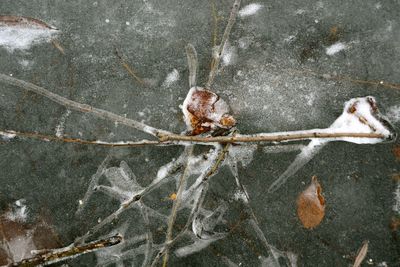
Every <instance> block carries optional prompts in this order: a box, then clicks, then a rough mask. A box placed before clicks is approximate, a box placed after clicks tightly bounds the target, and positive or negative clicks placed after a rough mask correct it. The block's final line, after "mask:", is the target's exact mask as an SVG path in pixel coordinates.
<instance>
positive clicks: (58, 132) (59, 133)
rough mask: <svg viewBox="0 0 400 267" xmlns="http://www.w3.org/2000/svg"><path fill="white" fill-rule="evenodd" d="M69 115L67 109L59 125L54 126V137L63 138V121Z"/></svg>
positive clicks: (69, 111) (69, 112)
mask: <svg viewBox="0 0 400 267" xmlns="http://www.w3.org/2000/svg"><path fill="white" fill-rule="evenodd" d="M70 114H71V110H69V109H67V111H66V112H65V113H64V114H63V115H62V116H61V118H60V123H59V124H58V125H57V126H56V136H57V137H58V138H62V137H63V136H64V128H65V121H66V119H67V118H68V116H69V115H70Z"/></svg>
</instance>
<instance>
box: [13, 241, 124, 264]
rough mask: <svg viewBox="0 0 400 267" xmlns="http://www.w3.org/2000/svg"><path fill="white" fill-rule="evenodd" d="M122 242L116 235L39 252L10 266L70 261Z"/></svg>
mask: <svg viewBox="0 0 400 267" xmlns="http://www.w3.org/2000/svg"><path fill="white" fill-rule="evenodd" d="M121 242H122V236H121V235H115V236H112V237H109V238H106V239H101V240H96V241H93V242H90V243H87V244H83V245H79V246H73V245H72V246H71V245H70V246H67V247H64V248H58V249H51V250H43V251H39V253H38V254H37V255H36V256H34V257H32V258H30V259H24V260H22V261H19V262H14V263H11V264H9V265H8V266H10V267H11V266H18V267H33V266H38V265H44V264H46V265H47V264H52V263H56V262H60V261H63V260H66V259H69V258H71V257H76V256H78V255H83V254H86V253H89V252H93V251H96V250H99V249H102V248H107V247H111V246H115V245H118V244H119V243H121Z"/></svg>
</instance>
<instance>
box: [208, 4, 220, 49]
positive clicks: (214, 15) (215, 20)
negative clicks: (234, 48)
mask: <svg viewBox="0 0 400 267" xmlns="http://www.w3.org/2000/svg"><path fill="white" fill-rule="evenodd" d="M210 2H211V13H212V18H213V31H212V43H211V44H212V47H214V46H216V45H217V38H218V21H219V17H218V12H217V8H216V6H215V0H211V1H210Z"/></svg>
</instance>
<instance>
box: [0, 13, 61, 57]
mask: <svg viewBox="0 0 400 267" xmlns="http://www.w3.org/2000/svg"><path fill="white" fill-rule="evenodd" d="M57 32H58V30H57V29H56V28H55V27H53V26H50V25H48V24H46V23H44V22H43V21H40V20H37V19H34V18H29V17H19V16H0V46H3V47H5V48H6V49H7V50H8V51H10V52H13V51H14V50H15V49H18V50H27V49H30V47H31V46H32V45H34V44H37V43H40V42H48V41H50V39H51V38H52V37H53V36H54V35H55V34H56V33H57Z"/></svg>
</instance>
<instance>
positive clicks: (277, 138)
mask: <svg viewBox="0 0 400 267" xmlns="http://www.w3.org/2000/svg"><path fill="white" fill-rule="evenodd" d="M346 137H347V138H378V139H386V137H385V136H384V135H383V134H377V133H343V132H332V133H327V132H323V131H321V130H319V129H315V130H308V131H292V132H282V133H279V132H278V133H265V134H264V133H263V134H257V135H238V136H215V137H212V136H210V137H202V136H187V135H178V134H167V135H163V134H160V135H159V139H160V141H161V142H166V141H184V142H191V143H258V142H288V141H299V140H308V139H323V138H346Z"/></svg>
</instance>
